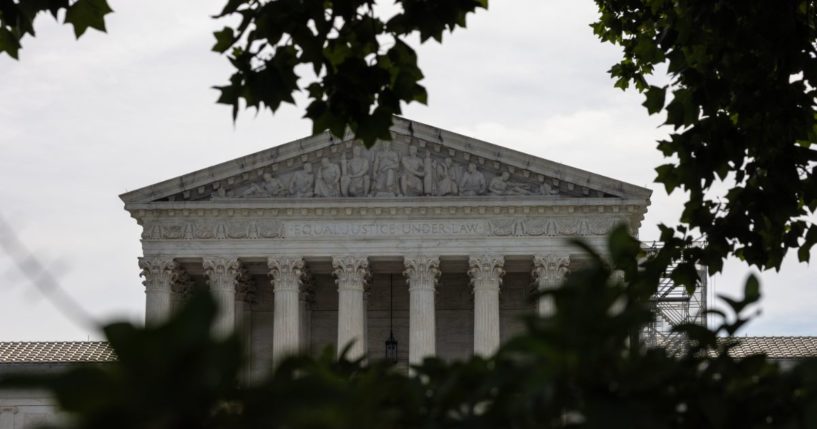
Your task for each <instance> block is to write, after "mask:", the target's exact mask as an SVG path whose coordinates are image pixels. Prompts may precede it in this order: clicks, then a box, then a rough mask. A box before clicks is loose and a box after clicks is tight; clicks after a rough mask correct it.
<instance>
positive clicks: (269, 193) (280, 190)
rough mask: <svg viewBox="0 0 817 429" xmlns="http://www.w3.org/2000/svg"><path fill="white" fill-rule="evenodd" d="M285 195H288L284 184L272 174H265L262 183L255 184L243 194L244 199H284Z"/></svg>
mask: <svg viewBox="0 0 817 429" xmlns="http://www.w3.org/2000/svg"><path fill="white" fill-rule="evenodd" d="M284 195H286V188H284V184H283V183H281V181H280V180H278V178H277V177H275V176H273V175H272V174H270V173H264V181H263V182H262V183H253V184H251V185H250V186H249V187H248V188H247V189H246V190H245V191H244V192H242V193H241V196H242V197H282V196H284Z"/></svg>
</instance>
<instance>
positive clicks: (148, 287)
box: [139, 256, 177, 325]
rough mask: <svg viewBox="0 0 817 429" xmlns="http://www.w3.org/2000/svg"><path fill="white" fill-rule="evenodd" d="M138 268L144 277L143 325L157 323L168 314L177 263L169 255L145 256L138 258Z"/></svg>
mask: <svg viewBox="0 0 817 429" xmlns="http://www.w3.org/2000/svg"><path fill="white" fill-rule="evenodd" d="M139 268H141V269H142V273H141V276H142V277H144V278H145V280H144V281H143V282H142V284H143V285H145V325H157V324H159V323H161V322H163V321H165V320H166V319H167V318H168V317H169V316H170V311H171V306H172V303H173V300H172V294H171V290H172V289H171V288H172V287H173V280H174V278H175V274H176V269H177V265H176V262H175V261H174V260H173V258H171V257H169V256H145V257H142V258H139Z"/></svg>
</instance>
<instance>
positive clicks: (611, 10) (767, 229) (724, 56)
mask: <svg viewBox="0 0 817 429" xmlns="http://www.w3.org/2000/svg"><path fill="white" fill-rule="evenodd" d="M596 3H597V4H598V7H599V11H600V18H599V20H598V22H596V23H595V24H593V30H594V32H595V33H596V34H597V35H598V37H599V38H600V39H601V40H603V41H605V42H609V43H613V44H615V45H618V46H620V47H621V48H622V49H623V57H622V60H621V61H620V62H619V63H618V64H616V65H614V66H613V67H612V69H611V70H610V74H611V75H612V77H613V78H614V79H615V81H616V86H617V87H620V88H627V87H629V86H630V85H632V86H634V87H635V88H636V89H637V90H638V91H640V92H641V93H642V94H643V95H644V106H645V107H646V108H647V110H648V112H649V113H650V114H659V113H661V114H663V115H664V116H665V124H666V125H668V126H671V127H672V130H673V131H672V132H671V134H670V136H669V138H668V139H666V140H663V141H660V142H659V143H658V149H659V150H660V151H661V152H662V153H663V154H664V155H665V156H667V157H670V158H672V159H673V160H672V162H670V163H667V164H665V165H661V166H659V167H658V168H657V169H656V171H657V173H658V175H657V178H656V181H657V182H658V183H661V184H663V185H664V186H665V187H666V189H667V191H668V192H672V191H673V190H675V189H681V190H683V191H686V192H688V193H689V200H688V201H687V202H686V203H685V206H684V210H683V213H682V215H681V219H680V220H681V222H682V224H681V226H678V227H676V228H674V229H673V228H669V227H666V226H662V234H661V239H662V241H664V242H665V243H666V245H665V246H664V249H662V251H661V255H660V257H661V258H662V259H664V260H666V261H671V260H680V261H681V264H680V265H678V268H677V270H676V271H677V272H676V273H674V274H673V278H675V279H676V280H679V281H682V282H683V283H684V284H686V285H688V286H691V285H692V276H691V275H690V273H692V272H693V271H694V268H695V267H694V266H695V264H703V265H705V266H707V267H709V270H710V271H711V272H717V271H720V269H721V268H722V265H723V260H724V259H725V258H726V257H727V256H728V255H730V254H731V255H735V256H737V257H739V258H741V259H743V260H745V261H746V262H747V263H749V264H751V265H755V266H757V267H759V268H761V269H766V268H776V269H779V268H780V264H781V263H782V261H783V258H784V256H785V255H786V254H787V252H788V250H790V249H796V250H797V251H798V256H799V258H800V260H801V261H808V260H809V257H810V249H811V248H812V246H813V245H814V244H815V243H817V225H814V224H813V223H811V222H809V220H808V216H813V214H814V212H815V209H817V151H815V143H816V142H817V110H816V109H815V97H816V96H817V47H816V46H817V2H815V1H813V0H782V1H777V2H774V3H769V2H766V1H760V0H747V1H726V0H718V1H710V0H648V1H637V0H624V1H621V0H596ZM658 66H665V67H666V70H667V73H668V75H669V77H670V81H669V83H668V84H666V85H663V86H657V85H654V84H651V83H650V77H651V76H652V75H653V73H654V71H655V70H656V68H657V67H658ZM718 182H725V183H726V184H728V186H729V189H728V191H726V192H723V193H719V192H716V191H713V189H712V187H713V185H714V184H716V183H718ZM691 231H697V232H699V233H700V234H702V235H703V236H704V237H705V240H706V241H705V242H704V243H703V245H699V246H694V245H692V244H693V243H692V234H691ZM663 266H664V267H667V266H669V265H667V264H664V265H663Z"/></svg>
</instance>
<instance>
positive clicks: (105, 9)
mask: <svg viewBox="0 0 817 429" xmlns="http://www.w3.org/2000/svg"><path fill="white" fill-rule="evenodd" d="M111 12H113V10H112V9H111V8H110V6H108V2H107V1H106V0H77V2H76V3H74V4H72V5H71V6H69V7H68V10H66V12H65V22H66V23H67V24H71V25H73V26H74V34H75V35H76V37H77V39H79V38H80V37H81V36H82V35H83V34H84V33H85V30H87V29H88V28H94V29H97V30H99V31H102V32H105V31H106V30H105V15H107V14H109V13H111Z"/></svg>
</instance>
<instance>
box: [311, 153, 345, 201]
mask: <svg viewBox="0 0 817 429" xmlns="http://www.w3.org/2000/svg"><path fill="white" fill-rule="evenodd" d="M315 195H317V196H319V197H338V196H340V167H338V166H337V165H336V164H332V163H331V162H329V158H321V166H320V168H318V173H317V175H316V177H315Z"/></svg>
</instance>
